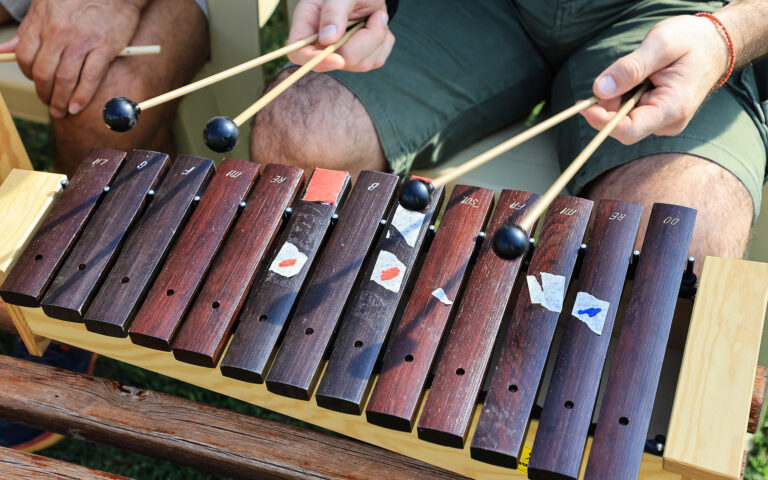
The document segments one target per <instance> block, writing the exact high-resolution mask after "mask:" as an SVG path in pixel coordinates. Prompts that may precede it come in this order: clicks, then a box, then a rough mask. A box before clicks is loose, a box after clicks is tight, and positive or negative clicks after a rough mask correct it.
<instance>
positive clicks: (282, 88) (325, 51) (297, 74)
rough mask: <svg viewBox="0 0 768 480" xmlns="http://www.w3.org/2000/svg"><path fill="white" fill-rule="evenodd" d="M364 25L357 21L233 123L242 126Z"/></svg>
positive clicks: (234, 119)
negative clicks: (334, 41) (337, 39)
mask: <svg viewBox="0 0 768 480" xmlns="http://www.w3.org/2000/svg"><path fill="white" fill-rule="evenodd" d="M364 25H365V24H364V23H363V22H360V23H357V24H356V25H355V26H353V27H352V28H350V29H349V30H347V32H346V33H345V34H344V36H343V37H341V39H339V41H338V42H336V43H334V44H333V45H329V46H327V47H325V49H323V51H322V52H320V53H319V54H317V55H316V56H315V57H313V58H312V59H310V60H309V61H308V62H307V63H305V64H304V65H302V66H301V67H299V68H298V69H297V70H296V71H295V72H293V73H292V74H290V75H289V76H288V77H287V78H286V79H285V80H283V81H282V82H280V83H278V84H277V85H276V86H275V87H273V88H272V90H270V91H268V92H267V93H265V94H264V96H262V97H261V98H260V99H258V100H257V101H256V102H255V103H254V104H253V105H251V106H250V107H248V108H246V109H245V110H244V111H243V113H241V114H240V115H238V116H236V117H235V118H233V119H232V121H233V122H235V125H237V126H238V127H240V126H242V124H243V123H245V122H247V121H248V120H249V119H250V118H251V117H253V116H254V115H256V114H257V113H258V112H259V110H261V109H262V108H264V107H265V106H267V105H268V104H269V102H271V101H272V100H274V99H275V98H277V96H278V95H280V94H281V93H283V92H284V91H286V90H287V89H288V87H290V86H291V85H293V84H294V83H296V82H298V81H299V79H301V77H303V76H304V75H306V74H307V73H309V71H310V70H312V69H313V68H315V67H316V66H317V65H318V64H320V63H321V62H322V61H323V60H325V59H326V58H328V57H329V56H330V55H331V54H332V53H334V52H335V51H336V50H338V49H339V48H341V46H342V45H344V44H345V43H346V41H347V40H349V37H351V36H352V35H354V34H355V32H357V31H358V30H360V29H361V28H363V26H364Z"/></svg>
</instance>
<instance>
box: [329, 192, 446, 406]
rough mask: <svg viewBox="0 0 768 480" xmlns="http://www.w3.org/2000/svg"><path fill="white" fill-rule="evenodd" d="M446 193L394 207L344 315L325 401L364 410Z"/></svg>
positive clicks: (335, 344)
mask: <svg viewBox="0 0 768 480" xmlns="http://www.w3.org/2000/svg"><path fill="white" fill-rule="evenodd" d="M444 197H445V190H444V189H443V188H442V187H441V188H439V189H437V190H436V191H435V192H433V193H432V200H431V202H430V204H429V207H427V209H426V210H425V211H423V212H412V211H410V210H407V209H405V208H403V207H402V206H400V205H398V206H397V207H396V208H395V209H393V211H392V215H391V216H390V218H389V220H388V222H387V225H386V227H385V229H384V231H383V232H382V234H381V236H380V237H379V242H378V244H377V245H376V247H375V249H374V251H373V254H372V255H371V256H370V258H369V259H368V264H367V266H366V267H365V270H364V271H363V274H362V277H361V279H362V280H363V282H361V285H360V287H359V288H358V289H357V290H356V291H355V293H354V294H353V296H352V298H351V300H350V301H349V305H348V306H347V310H346V313H345V314H344V319H343V320H342V321H341V327H340V329H339V334H338V337H337V339H336V341H335V343H334V346H333V351H332V352H331V358H330V359H329V360H328V364H327V365H326V367H325V372H324V373H323V378H322V379H321V380H320V385H319V386H318V387H317V392H316V393H315V398H316V399H317V404H318V405H320V406H321V407H325V408H330V409H333V410H338V411H340V412H347V413H353V414H355V415H360V414H361V413H362V412H363V404H365V401H366V400H367V397H368V393H369V392H370V388H371V384H372V379H373V370H374V366H375V364H376V361H377V360H378V359H379V357H380V355H381V352H382V350H383V347H384V342H385V341H386V338H387V335H388V334H389V332H390V328H391V326H392V322H393V320H394V318H395V314H396V312H397V310H398V306H399V305H400V303H401V298H402V297H403V293H404V292H405V290H406V289H407V288H408V287H407V286H408V285H409V284H410V283H412V280H414V279H415V278H416V275H415V274H414V273H413V269H414V266H415V264H416V261H417V259H418V258H419V256H420V255H421V252H422V249H423V247H424V246H425V244H426V242H425V239H426V236H427V232H428V231H429V227H430V225H433V224H434V222H435V220H436V219H437V215H436V213H437V212H438V211H440V206H441V205H442V203H443V198H444ZM398 262H399V263H398ZM376 275H378V277H375V276H376Z"/></svg>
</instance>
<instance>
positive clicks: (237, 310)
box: [0, 149, 768, 479]
mask: <svg viewBox="0 0 768 480" xmlns="http://www.w3.org/2000/svg"><path fill="white" fill-rule="evenodd" d="M303 183H304V181H303V172H302V171H301V170H299V169H297V168H293V167H289V166H285V165H277V164H271V165H266V166H261V165H258V164H255V163H251V162H245V161H241V160H237V159H232V158H227V159H225V160H224V161H223V162H222V163H221V165H220V166H219V167H218V168H215V167H214V164H213V162H212V161H211V160H209V159H204V158H199V157H191V156H180V157H179V158H177V159H176V160H175V161H173V162H171V161H170V159H169V157H168V156H167V155H165V154H162V153H157V152H149V151H141V150H136V151H133V152H131V153H130V154H128V155H126V154H125V153H124V152H118V151H114V150H107V149H94V150H92V151H91V153H90V154H89V156H88V158H86V159H85V160H84V162H83V163H82V165H81V166H80V168H79V169H78V171H77V173H76V174H75V175H74V176H73V178H72V179H71V180H70V181H69V182H68V183H65V184H64V185H61V186H57V187H56V188H54V190H59V189H61V188H62V187H63V192H61V194H60V195H59V197H58V199H57V200H56V201H55V202H53V203H52V206H51V207H50V211H49V213H48V214H47V215H46V216H45V217H44V218H42V217H41V222H40V225H39V228H38V229H37V232H36V233H35V234H34V235H33V236H31V238H30V239H29V241H28V245H27V246H26V248H25V249H24V250H23V252H21V253H18V252H17V253H16V255H17V258H16V260H15V266H14V267H13V269H12V270H11V271H10V273H9V274H8V276H7V278H6V279H5V281H4V283H3V284H2V285H0V296H2V298H3V300H4V301H5V302H7V303H8V304H9V306H10V307H12V310H11V312H12V313H14V315H16V316H17V317H19V318H21V319H22V320H23V321H25V322H27V324H28V325H29V327H30V329H31V331H32V333H35V334H38V335H46V336H48V337H50V338H56V339H58V340H61V341H66V342H67V343H71V344H73V345H77V346H82V347H84V348H90V349H91V350H94V351H96V352H98V353H101V354H106V355H108V356H112V357H115V358H118V359H123V360H126V361H129V362H130V363H134V364H137V365H140V366H144V367H145V368H149V369H152V370H155V371H160V372H162V373H165V374H168V375H171V376H174V377H176V378H180V379H183V380H186V381H190V382H192V383H195V384H198V385H203V386H206V387H207V388H211V389H214V390H217V391H219V392H222V393H226V394H229V395H232V396H235V397H237V398H241V399H244V400H246V401H250V402H252V403H256V404H259V405H261V406H263V407H266V408H269V409H272V410H276V411H278V412H281V413H285V414H288V415H291V416H294V417H296V418H299V419H302V420H305V421H308V422H310V423H314V424H317V425H320V426H323V427H326V428H330V429H332V430H335V431H339V432H341V433H344V434H347V435H350V436H353V437H356V438H359V439H361V440H364V441H368V442H372V443H376V444H379V445H382V446H385V447H387V448H390V449H392V450H396V451H399V452H402V453H405V454H407V455H411V456H414V457H417V458H420V459H424V460H426V461H430V462H433V463H437V464H439V465H440V466H442V467H444V468H448V469H451V470H454V471H456V472H459V473H462V474H465V475H468V476H472V477H475V478H509V477H510V476H514V475H523V474H522V473H520V471H521V470H525V467H526V466H527V474H528V476H529V478H577V477H579V476H580V475H581V476H583V478H588V479H606V478H611V479H625V478H626V479H630V478H637V477H638V476H640V477H641V478H680V477H679V476H678V475H677V474H675V473H672V472H678V473H685V474H686V475H691V476H694V477H695V475H694V474H693V473H691V472H697V471H698V470H696V469H697V468H699V469H700V470H701V471H708V470H711V467H710V466H709V465H704V463H706V461H705V460H699V453H698V452H694V453H691V452H690V451H689V450H687V449H686V447H687V445H688V444H689V442H691V441H693V440H692V439H694V438H698V437H699V435H697V434H696V433H695V431H692V429H693V426H694V425H698V426H699V427H701V425H703V424H704V423H706V422H703V421H702V420H701V419H697V418H694V419H690V418H688V417H687V416H686V415H685V414H684V412H687V411H688V410H689V409H691V408H693V407H692V405H695V404H696V402H700V401H701V400H702V398H707V395H706V394H701V393H700V392H698V393H696V394H688V393H686V392H683V393H682V394H680V387H679V388H678V396H677V398H676V400H675V402H676V405H675V411H676V412H679V414H675V415H673V417H672V420H671V424H670V433H669V435H670V440H669V443H668V445H667V452H666V454H665V455H670V457H669V460H666V459H665V463H664V467H665V468H668V469H669V470H670V471H667V470H662V468H661V467H662V465H661V464H662V462H661V459H660V458H659V457H655V456H652V455H650V454H648V453H644V451H643V450H644V444H645V443H646V436H647V434H648V426H649V421H650V416H651V409H652V407H653V404H654V399H655V396H656V388H657V387H656V385H657V383H658V380H659V376H660V372H661V367H662V362H663V359H664V354H665V349H666V345H667V341H668V338H669V335H670V329H671V324H672V320H673V316H674V311H675V308H676V305H677V303H678V296H679V295H678V294H679V292H680V286H681V280H682V278H683V276H684V272H685V269H686V262H687V251H688V245H689V242H690V238H691V234H692V230H693V225H694V220H695V216H696V212H695V211H694V210H691V209H689V208H685V207H681V206H675V205H666V204H656V205H654V207H653V210H652V212H651V214H650V221H649V225H648V228H647V231H646V233H645V238H644V244H643V245H644V246H643V251H642V254H641V255H639V257H638V256H637V255H634V256H633V251H632V248H633V243H634V240H635V237H636V234H637V229H638V224H639V221H640V215H641V208H640V207H639V206H638V205H634V204H629V203H625V202H619V201H611V200H603V201H600V202H597V204H593V202H591V201H589V200H585V199H580V198H575V197H569V196H559V197H557V198H555V199H554V201H553V202H552V203H551V205H550V207H549V209H548V211H547V215H546V216H545V217H544V218H543V219H542V220H541V222H540V225H539V234H538V243H537V244H536V245H535V247H534V248H533V249H532V251H531V252H529V254H528V256H527V257H525V258H520V259H517V260H511V261H510V260H505V259H502V258H500V257H499V256H498V255H497V254H496V253H495V251H494V249H493V248H492V242H491V241H490V240H491V238H492V237H493V235H494V234H495V232H496V231H498V230H499V229H501V228H503V227H504V226H505V225H517V224H519V222H520V219H521V218H523V217H524V216H525V215H526V214H527V213H528V212H529V211H530V209H531V208H532V206H533V205H534V204H535V203H536V201H537V199H538V198H539V197H538V195H536V194H531V193H526V192H522V191H516V190H504V191H502V192H501V194H500V195H499V197H498V202H496V203H497V204H496V208H495V209H494V193H493V192H492V191H490V190H487V189H484V188H479V187H472V186H466V185H457V186H455V187H454V188H453V191H452V192H451V193H450V195H447V194H446V192H445V190H444V187H439V188H436V189H434V191H433V192H432V193H431V195H430V202H429V205H428V207H427V208H426V209H425V210H421V211H412V210H408V209H406V208H404V207H403V206H401V205H399V204H398V203H397V201H396V197H397V195H396V191H397V189H398V179H397V177H395V176H393V175H390V174H387V173H381V172H372V171H366V172H362V173H361V174H360V175H359V177H358V179H357V181H356V182H355V183H354V185H352V182H351V179H350V176H349V174H348V173H347V172H340V171H330V170H323V169H317V170H315V171H314V173H313V174H312V176H311V178H310V180H309V182H308V184H307V185H306V187H304V185H303ZM49 197H50V196H48V197H47V198H49ZM443 207H444V209H443V212H442V216H441V217H440V219H439V222H438V213H439V212H440V211H441V209H442V208H443ZM590 218H592V221H591V228H588V224H589V223H590ZM588 230H589V233H587V231H588ZM533 231H534V226H530V227H529V228H528V232H527V233H528V235H531V234H532V233H533ZM582 242H586V244H587V245H588V246H586V247H585V246H583V245H582ZM630 258H633V260H632V262H630ZM720 262H726V263H725V264H722V263H720ZM733 262H737V263H738V266H736V267H734V266H733V265H734V263H733ZM729 269H730V270H729ZM729 272H730V273H729ZM719 274H724V275H725V278H728V279H729V280H727V281H729V282H732V283H731V287H734V288H737V289H738V290H740V291H741V293H743V296H741V297H740V296H738V295H734V296H733V297H727V296H726V298H724V299H723V300H722V302H725V303H726V305H725V306H724V305H723V304H717V305H708V303H707V302H710V300H706V301H705V300H699V299H700V298H701V296H702V295H704V294H705V293H711V292H715V291H717V290H720V289H722V288H723V282H724V281H725V280H723V277H719ZM745 275H748V277H747V278H745ZM627 278H630V279H631V282H629V284H628V286H626V288H625V280H626V279H627ZM513 292H514V293H513ZM766 292H768V268H766V266H765V265H762V264H755V263H753V262H742V261H735V260H734V261H724V260H722V259H712V258H708V259H707V262H706V263H705V266H704V273H703V275H702V280H701V282H700V284H699V293H698V297H697V305H696V309H695V312H694V320H692V322H691V331H690V333H689V340H688V347H687V349H686V355H687V356H688V355H690V356H691V357H690V358H691V360H684V365H683V370H682V371H681V374H680V375H681V379H680V382H681V385H682V384H685V385H690V384H691V383H696V377H694V378H691V375H695V374H700V372H701V369H702V368H704V366H705V365H702V364H695V363H694V364H692V363H691V362H695V361H697V360H698V361H700V362H702V363H706V362H708V361H711V362H716V361H721V360H722V358H723V357H722V355H721V354H718V353H717V351H715V350H716V349H714V348H713V345H714V344H716V343H717V339H718V338H720V339H725V338H726V337H727V336H728V335H727V334H725V333H724V332H723V331H722V328H721V327H722V326H721V325H719V324H717V322H719V321H721V320H722V318H723V315H725V316H726V317H727V316H729V315H731V313H730V312H729V311H728V308H730V307H729V306H731V307H732V306H734V305H736V306H738V307H739V308H742V309H748V308H753V309H755V310H756V312H757V313H755V315H753V316H751V317H750V316H749V315H746V314H744V315H743V317H744V319H745V320H744V321H743V325H742V326H743V329H742V331H740V332H736V333H733V334H734V335H739V336H741V335H747V338H751V339H753V343H754V339H755V338H757V339H758V340H756V341H757V346H759V331H758V332H757V333H758V334H757V335H756V336H755V330H754V329H755V328H758V327H757V326H759V327H760V328H761V327H762V321H761V319H762V315H763V312H764V308H765V300H766V294H767V293H766ZM622 296H624V297H627V298H626V301H625V302H622ZM682 302H689V300H682ZM620 304H621V305H623V306H622V307H619V306H620ZM750 306H751V307H750ZM41 309H42V311H41ZM723 309H725V313H723ZM713 312H714V313H713ZM755 316H757V317H756V318H757V319H758V320H757V321H755V320H754V318H755ZM620 320H623V322H622V326H621V327H620V328H619V327H618V326H616V325H617V323H618V322H619V321H620ZM558 322H560V329H561V330H562V335H561V340H560V343H559V348H557V351H556V352H555V348H554V347H553V338H554V337H555V331H556V327H557V326H558ZM708 322H709V323H708ZM713 322H714V323H713ZM756 325H757V326H756ZM747 327H749V328H750V329H751V330H748V329H747ZM707 332H716V333H715V334H713V335H715V339H714V340H711V339H710V340H711V341H707V342H705V343H704V344H701V342H702V336H703V335H706V334H707ZM612 335H616V336H617V337H618V339H617V341H616V346H615V352H614V355H613V357H612V360H611V361H610V362H609V366H608V367H607V368H606V361H607V353H608V349H609V343H610V341H611V338H612ZM739 338H741V337H739ZM756 348H757V347H756V346H754V345H742V349H743V351H744V352H747V351H749V352H752V351H753V350H754V351H755V352H756ZM550 350H552V351H551V352H550ZM752 353H754V352H752ZM548 357H549V358H550V360H549V362H547V358H548ZM707 357H711V358H709V359H707ZM686 358H689V357H686ZM750 358H751V357H750V356H749V355H745V359H746V362H747V364H749V362H750V361H755V360H754V358H752V359H750ZM755 358H756V357H755ZM718 359H719V360H718ZM686 361H687V362H688V365H687V366H686ZM734 361H736V360H734ZM737 363H738V362H737ZM547 364H549V370H551V372H552V373H551V375H550V376H549V380H548V387H547V390H548V393H547V394H546V397H545V400H544V403H543V408H541V409H539V408H538V407H536V396H537V392H538V390H539V389H540V387H541V385H542V378H543V377H544V376H545V375H544V374H545V369H546V368H547V367H546V365H547ZM604 369H605V375H603V372H604ZM747 370H748V369H747ZM728 375H731V376H734V375H735V374H734V373H733V372H732V371H729V373H728ZM744 375H746V376H747V377H749V386H750V392H748V393H749V394H751V381H752V378H753V377H754V368H753V369H752V371H751V372H746V373H745V374H744ZM744 375H741V376H739V375H735V377H734V378H736V377H738V378H743V377H744ZM602 377H605V378H604V380H605V379H607V381H605V382H604V383H605V385H604V387H603V389H602V390H603V391H602V394H601V396H600V398H601V400H600V401H599V400H598V398H599V397H598V393H599V389H600V384H601V378H602ZM741 383H742V384H743V383H744V382H741ZM689 388H690V387H689ZM736 390H737V389H736ZM427 392H428V394H427ZM729 395H730V396H731V397H732V399H733V398H741V397H740V396H739V395H740V394H739V392H738V391H735V390H731V391H730V392H729ZM748 398H749V397H747V400H746V403H745V404H744V405H742V407H743V408H741V409H736V410H737V411H734V412H732V414H733V415H735V416H736V418H737V419H738V422H740V421H741V420H740V419H741V416H743V417H744V421H745V422H746V413H745V412H747V411H748V408H749V400H748ZM597 404H599V406H600V409H599V415H598V416H597V422H596V427H595V429H594V437H593V438H588V435H590V430H591V426H592V424H593V419H594V417H595V412H594V409H595V406H596V405H597ZM539 410H541V411H540V414H539V412H538V411H539ZM532 417H538V418H537V419H532ZM738 422H736V423H738ZM745 425H746V424H745ZM745 425H744V426H740V425H737V426H736V430H737V431H738V429H739V428H740V429H741V433H740V438H741V441H743V437H744V431H745ZM726 430H727V429H726ZM536 431H537V433H535V432H536ZM723 431H724V430H723ZM534 433H535V437H534ZM675 436H676V437H675ZM585 448H587V449H588V450H589V454H588V456H587V455H585ZM701 448H703V449H704V450H706V449H705V448H704V447H701ZM738 451H739V452H741V451H742V448H741V444H740V445H739V446H738ZM721 453H722V452H721ZM529 454H530V459H528V455H529ZM719 458H722V454H720V457H719ZM692 459H694V460H692ZM730 460H731V459H730V457H728V461H729V462H730ZM740 461H741V458H738V462H739V465H740ZM730 467H731V465H730V463H729V464H728V468H730ZM516 469H518V470H516Z"/></svg>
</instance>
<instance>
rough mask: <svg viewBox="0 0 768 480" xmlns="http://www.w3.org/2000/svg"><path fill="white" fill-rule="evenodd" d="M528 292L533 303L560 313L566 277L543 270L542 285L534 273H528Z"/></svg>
mask: <svg viewBox="0 0 768 480" xmlns="http://www.w3.org/2000/svg"><path fill="white" fill-rule="evenodd" d="M526 280H527V281H528V293H529V294H530V296H531V303H532V304H539V305H541V306H542V307H544V308H546V309H547V310H549V311H550V312H556V313H560V311H562V310H563V298H565V277H564V276H562V275H552V274H551V273H547V272H541V285H539V282H538V280H536V277H535V276H533V275H528V277H527V278H526Z"/></svg>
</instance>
